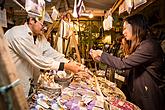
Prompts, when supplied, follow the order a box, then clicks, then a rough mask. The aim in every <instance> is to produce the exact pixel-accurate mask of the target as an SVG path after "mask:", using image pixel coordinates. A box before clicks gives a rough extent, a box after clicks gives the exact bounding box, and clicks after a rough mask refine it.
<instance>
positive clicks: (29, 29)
mask: <svg viewBox="0 0 165 110" xmlns="http://www.w3.org/2000/svg"><path fill="white" fill-rule="evenodd" d="M42 29H43V21H42V20H39V19H38V17H29V18H28V19H27V22H26V23H25V24H24V25H20V26H15V27H13V28H11V29H10V30H8V31H7V32H6V33H5V38H6V40H7V42H8V46H9V50H10V54H11V56H12V58H13V62H14V63H15V64H16V69H17V72H18V73H17V76H18V77H19V78H20V79H21V82H22V84H23V88H24V91H25V96H26V97H27V96H28V93H29V89H30V82H29V79H31V78H33V76H34V74H36V71H39V70H40V69H43V70H64V69H66V70H70V71H72V72H74V73H76V72H78V71H80V70H81V68H80V66H79V65H77V64H76V63H74V62H68V60H67V59H65V58H64V55H63V54H61V53H59V52H57V51H56V50H54V49H53V48H52V47H51V46H50V44H49V42H48V41H47V40H46V38H44V37H37V38H34V36H38V35H40V34H41V32H42Z"/></svg>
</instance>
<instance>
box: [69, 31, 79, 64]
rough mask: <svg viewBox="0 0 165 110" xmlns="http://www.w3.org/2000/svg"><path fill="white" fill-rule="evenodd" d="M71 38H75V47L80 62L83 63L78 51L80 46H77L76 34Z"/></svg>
mask: <svg viewBox="0 0 165 110" xmlns="http://www.w3.org/2000/svg"><path fill="white" fill-rule="evenodd" d="M71 37H72V38H73V42H74V45H75V49H76V55H77V59H78V62H79V63H81V57H80V52H79V50H78V45H77V41H76V38H75V34H74V33H73V35H72V36H71Z"/></svg>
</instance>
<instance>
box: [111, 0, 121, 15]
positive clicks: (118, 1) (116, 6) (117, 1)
mask: <svg viewBox="0 0 165 110" xmlns="http://www.w3.org/2000/svg"><path fill="white" fill-rule="evenodd" d="M123 1H124V0H116V2H115V3H114V5H113V6H112V10H111V13H113V12H115V10H116V9H117V8H118V7H119V6H120V5H121V4H122V3H123Z"/></svg>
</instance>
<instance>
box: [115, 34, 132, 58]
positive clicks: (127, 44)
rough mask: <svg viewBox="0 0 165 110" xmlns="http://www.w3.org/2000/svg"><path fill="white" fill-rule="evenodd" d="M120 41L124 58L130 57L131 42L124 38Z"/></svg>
mask: <svg viewBox="0 0 165 110" xmlns="http://www.w3.org/2000/svg"><path fill="white" fill-rule="evenodd" d="M118 41H119V42H120V45H121V48H122V52H123V55H124V56H127V55H130V41H128V40H126V38H125V37H124V36H121V37H120V38H119V39H118Z"/></svg>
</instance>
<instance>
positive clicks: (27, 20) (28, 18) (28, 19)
mask: <svg viewBox="0 0 165 110" xmlns="http://www.w3.org/2000/svg"><path fill="white" fill-rule="evenodd" d="M30 18H32V20H34V22H35V23H36V22H37V20H36V19H35V18H33V17H29V16H28V17H27V18H26V22H27V24H29V21H30Z"/></svg>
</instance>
